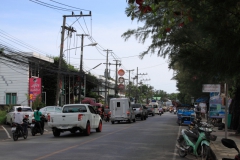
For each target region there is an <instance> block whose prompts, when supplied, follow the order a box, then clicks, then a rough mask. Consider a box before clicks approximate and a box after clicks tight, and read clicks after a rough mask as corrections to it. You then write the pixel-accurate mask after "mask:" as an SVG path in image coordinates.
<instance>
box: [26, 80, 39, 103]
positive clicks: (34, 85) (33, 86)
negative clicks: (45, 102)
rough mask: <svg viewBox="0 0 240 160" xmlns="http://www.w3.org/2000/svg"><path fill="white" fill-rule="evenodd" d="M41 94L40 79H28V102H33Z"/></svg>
mask: <svg viewBox="0 0 240 160" xmlns="http://www.w3.org/2000/svg"><path fill="white" fill-rule="evenodd" d="M41 92H42V81H41V78H29V98H30V101H35V99H36V97H37V96H38V95H40V98H41Z"/></svg>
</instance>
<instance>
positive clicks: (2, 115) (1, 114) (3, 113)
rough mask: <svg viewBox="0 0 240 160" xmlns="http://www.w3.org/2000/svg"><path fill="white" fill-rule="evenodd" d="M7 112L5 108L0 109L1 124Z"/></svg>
mask: <svg viewBox="0 0 240 160" xmlns="http://www.w3.org/2000/svg"><path fill="white" fill-rule="evenodd" d="M6 114H7V112H6V111H5V110H0V124H3V123H4V122H5V120H6Z"/></svg>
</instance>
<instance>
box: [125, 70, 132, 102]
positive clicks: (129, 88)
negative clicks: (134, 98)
mask: <svg viewBox="0 0 240 160" xmlns="http://www.w3.org/2000/svg"><path fill="white" fill-rule="evenodd" d="M126 71H127V72H129V76H128V79H129V84H128V90H129V93H128V94H129V95H128V97H129V98H130V97H131V96H130V94H131V87H130V82H131V81H130V80H131V79H130V73H131V71H134V69H132V70H126Z"/></svg>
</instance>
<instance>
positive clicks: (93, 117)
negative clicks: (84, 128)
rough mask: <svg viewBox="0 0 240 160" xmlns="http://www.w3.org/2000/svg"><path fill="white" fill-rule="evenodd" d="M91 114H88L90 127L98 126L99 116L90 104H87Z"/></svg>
mask: <svg viewBox="0 0 240 160" xmlns="http://www.w3.org/2000/svg"><path fill="white" fill-rule="evenodd" d="M88 108H89V110H90V112H91V114H90V115H89V116H90V121H91V122H90V125H91V128H97V126H98V121H99V118H98V116H99V115H98V114H97V112H96V111H95V110H94V108H93V107H92V106H88Z"/></svg>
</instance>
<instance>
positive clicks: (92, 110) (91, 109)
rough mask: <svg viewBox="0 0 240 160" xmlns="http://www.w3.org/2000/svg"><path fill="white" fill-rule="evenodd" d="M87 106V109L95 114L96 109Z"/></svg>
mask: <svg viewBox="0 0 240 160" xmlns="http://www.w3.org/2000/svg"><path fill="white" fill-rule="evenodd" d="M88 108H89V110H90V112H91V113H93V114H97V113H96V111H95V110H94V109H93V107H92V106H88Z"/></svg>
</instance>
